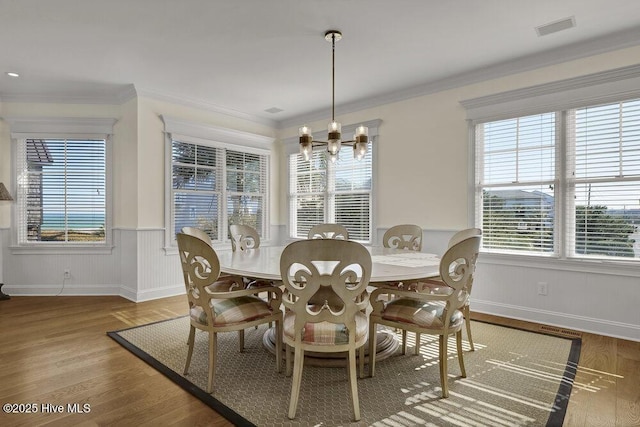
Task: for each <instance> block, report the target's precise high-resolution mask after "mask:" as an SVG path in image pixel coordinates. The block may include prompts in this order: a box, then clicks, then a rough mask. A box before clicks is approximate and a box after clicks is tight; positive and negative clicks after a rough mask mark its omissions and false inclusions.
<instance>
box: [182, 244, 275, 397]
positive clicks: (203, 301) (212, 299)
mask: <svg viewBox="0 0 640 427" xmlns="http://www.w3.org/2000/svg"><path fill="white" fill-rule="evenodd" d="M176 239H177V241H178V252H179V255H180V263H181V265H182V273H183V277H184V284H185V288H186V291H187V299H188V302H189V319H190V328H189V339H188V341H187V342H188V345H189V350H188V353H187V360H186V363H185V367H184V375H188V372H189V365H190V364H191V356H192V355H193V347H194V345H195V333H196V330H200V331H204V332H207V333H208V334H209V377H208V381H207V393H211V392H212V391H213V380H214V376H215V364H216V341H217V334H218V333H219V332H229V331H243V330H244V329H245V328H248V327H251V326H258V325H261V324H263V323H271V322H275V327H276V369H277V370H278V372H280V369H281V364H282V363H281V357H282V338H281V337H282V323H283V321H282V319H283V317H282V311H281V310H280V305H281V303H282V291H281V290H280V289H279V288H277V287H271V288H269V289H266V288H264V287H262V288H256V289H246V288H244V286H243V284H242V280H241V279H240V278H236V279H235V280H230V279H228V280H219V276H220V262H219V260H218V256H217V255H216V252H215V251H214V249H213V248H212V247H211V245H209V244H208V243H207V242H206V241H204V240H202V239H200V238H198V237H195V236H192V235H188V234H185V233H178V234H177V235H176ZM265 291H267V292H268V293H269V299H268V300H267V301H265V300H263V299H261V298H259V297H258V296H257V295H256V294H257V293H258V292H265ZM242 336H243V335H242ZM243 347H244V343H242V342H241V344H240V351H242V350H243Z"/></svg>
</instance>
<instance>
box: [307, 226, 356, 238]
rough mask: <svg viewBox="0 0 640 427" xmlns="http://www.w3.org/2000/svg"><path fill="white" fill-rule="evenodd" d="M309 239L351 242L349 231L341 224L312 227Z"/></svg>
mask: <svg viewBox="0 0 640 427" xmlns="http://www.w3.org/2000/svg"><path fill="white" fill-rule="evenodd" d="M307 237H308V238H309V239H341V240H349V230H347V228H346V227H345V226H343V225H340V224H317V225H314V226H313V227H311V229H310V230H309V234H308V236H307Z"/></svg>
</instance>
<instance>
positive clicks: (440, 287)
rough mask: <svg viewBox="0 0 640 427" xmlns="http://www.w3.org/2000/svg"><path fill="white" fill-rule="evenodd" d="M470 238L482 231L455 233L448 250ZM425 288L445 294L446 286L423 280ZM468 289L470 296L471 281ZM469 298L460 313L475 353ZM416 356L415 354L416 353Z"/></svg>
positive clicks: (467, 230)
mask: <svg viewBox="0 0 640 427" xmlns="http://www.w3.org/2000/svg"><path fill="white" fill-rule="evenodd" d="M471 236H482V229H480V228H466V229H464V230H460V231H458V232H457V233H455V234H454V235H453V236H451V238H450V239H449V244H448V245H447V247H448V248H450V247H451V246H453V245H455V244H456V243H458V242H461V241H462V240H465V239H467V238H469V237H471ZM423 282H424V284H425V286H428V287H429V288H430V289H431V292H432V293H443V292H444V293H447V292H448V286H447V285H446V284H445V283H444V282H443V281H442V279H441V278H439V277H434V278H429V279H425V280H423ZM468 286H469V289H467V294H469V295H471V287H472V286H473V281H470V282H469V283H468ZM470 301H471V298H467V303H466V304H465V305H464V306H463V307H462V313H463V314H464V321H465V326H466V330H467V341H468V342H469V349H470V350H471V351H475V349H476V348H475V346H474V345H473V336H472V335H471V312H470V309H469V304H470ZM416 341H417V342H416V351H419V348H420V340H419V339H416ZM416 354H417V353H416Z"/></svg>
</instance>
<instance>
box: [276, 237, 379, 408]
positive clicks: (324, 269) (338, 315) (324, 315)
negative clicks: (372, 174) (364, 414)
mask: <svg viewBox="0 0 640 427" xmlns="http://www.w3.org/2000/svg"><path fill="white" fill-rule="evenodd" d="M280 272H281V275H282V281H283V283H284V286H285V291H284V295H283V299H282V302H283V304H284V307H285V315H284V319H285V320H284V342H285V344H286V349H287V351H286V353H287V355H286V365H287V375H289V374H290V373H291V349H293V350H294V352H295V356H294V361H293V379H292V382H291V398H290V402H289V413H288V417H289V418H290V419H293V418H295V415H296V409H297V405H298V399H299V394H300V385H301V382H302V368H303V364H304V352H305V351H314V352H321V353H341V352H345V353H347V354H348V358H347V372H348V377H349V384H350V389H351V401H352V403H353V418H354V420H356V421H357V420H359V419H360V403H359V400H358V384H357V379H356V350H358V352H359V362H360V365H359V366H360V377H362V376H363V374H364V345H365V342H366V341H367V338H368V336H369V330H368V322H367V315H366V313H365V311H366V309H367V307H368V305H369V294H368V292H367V285H368V284H369V279H370V277H371V255H370V254H369V251H368V250H367V249H366V248H365V247H364V246H362V245H361V244H359V243H356V242H352V241H348V240H336V239H315V240H301V241H297V242H294V243H291V244H289V245H288V246H287V247H286V248H285V249H284V251H283V252H282V256H281V258H280ZM374 341H375V340H374Z"/></svg>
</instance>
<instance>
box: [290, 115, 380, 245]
mask: <svg viewBox="0 0 640 427" xmlns="http://www.w3.org/2000/svg"><path fill="white" fill-rule="evenodd" d="M376 123H377V121H376V122H373V124H374V125H375V124H376ZM372 129H375V128H373V127H372V126H371V125H370V126H369V137H370V139H371V140H372V141H373V142H369V146H368V150H367V154H366V155H365V156H364V157H363V158H362V159H361V160H356V159H354V156H353V154H352V153H351V150H350V147H349V146H346V145H343V146H342V149H341V150H340V154H339V158H338V160H337V161H335V163H334V162H332V161H331V160H329V158H328V156H327V155H326V149H322V148H321V147H319V148H318V149H317V150H314V151H313V154H312V156H311V158H310V160H305V159H304V157H303V156H302V155H301V154H299V153H291V154H289V202H288V203H289V224H290V228H289V235H290V237H292V238H304V239H306V238H307V235H308V232H309V229H311V227H313V226H314V225H316V224H322V223H337V224H340V225H343V226H345V227H346V228H347V230H348V231H349V238H350V239H352V240H356V241H359V242H363V243H370V242H371V240H372V228H373V221H372V213H373V212H372V206H373V176H374V156H375V147H374V144H375V134H374V132H375V131H377V129H375V130H374V132H372ZM343 130H344V128H343ZM344 133H345V134H346V132H344ZM372 135H374V137H372Z"/></svg>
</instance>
